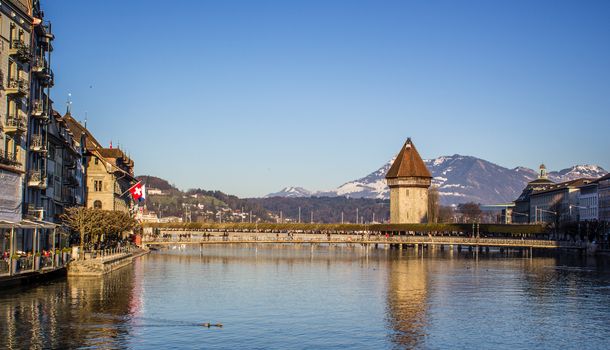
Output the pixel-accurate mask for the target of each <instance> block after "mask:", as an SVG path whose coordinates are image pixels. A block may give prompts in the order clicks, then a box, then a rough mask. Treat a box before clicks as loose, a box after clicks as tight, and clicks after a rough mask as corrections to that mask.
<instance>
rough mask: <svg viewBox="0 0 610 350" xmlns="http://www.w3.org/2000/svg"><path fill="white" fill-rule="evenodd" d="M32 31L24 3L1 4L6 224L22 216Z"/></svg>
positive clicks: (1, 174)
mask: <svg viewBox="0 0 610 350" xmlns="http://www.w3.org/2000/svg"><path fill="white" fill-rule="evenodd" d="M31 31H32V17H31V15H30V13H29V7H28V6H27V2H26V1H2V2H0V85H1V89H2V92H3V93H2V94H1V95H0V96H1V97H0V221H5V222H9V223H18V222H20V221H21V219H22V213H23V186H24V181H25V178H26V150H27V142H26V135H27V131H28V130H27V126H28V125H27V121H28V118H27V106H28V104H27V100H28V95H29V86H28V78H29V75H30V59H31V56H30V46H29V43H30V39H31V38H30V36H31Z"/></svg>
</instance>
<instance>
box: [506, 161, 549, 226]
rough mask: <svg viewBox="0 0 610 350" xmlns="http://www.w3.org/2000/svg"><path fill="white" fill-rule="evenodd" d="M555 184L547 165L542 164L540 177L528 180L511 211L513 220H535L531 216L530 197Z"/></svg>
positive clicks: (517, 221)
mask: <svg viewBox="0 0 610 350" xmlns="http://www.w3.org/2000/svg"><path fill="white" fill-rule="evenodd" d="M554 184H555V183H554V182H553V181H551V180H549V178H548V176H547V171H546V166H545V165H544V164H540V167H539V172H538V178H536V179H534V180H532V181H530V182H528V183H527V185H526V186H525V188H524V189H523V192H521V195H520V196H519V198H517V199H516V200H515V206H514V207H513V210H512V212H511V215H512V222H513V223H515V224H527V223H530V222H534V221H535V217H532V216H530V197H531V196H532V194H533V193H534V192H537V191H538V192H539V191H543V190H545V189H547V188H549V187H550V186H552V185H554Z"/></svg>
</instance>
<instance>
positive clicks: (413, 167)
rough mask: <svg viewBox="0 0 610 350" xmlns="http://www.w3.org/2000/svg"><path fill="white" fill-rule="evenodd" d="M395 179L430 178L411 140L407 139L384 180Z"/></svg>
mask: <svg viewBox="0 0 610 350" xmlns="http://www.w3.org/2000/svg"><path fill="white" fill-rule="evenodd" d="M397 177H427V178H431V177H432V175H430V171H429V170H428V168H427V167H426V164H425V163H424V161H423V160H422V159H421V156H420V155H419V152H417V149H416V148H415V145H414V144H413V142H412V141H411V138H408V139H407V142H405V145H404V146H402V149H401V150H400V153H398V156H397V157H396V159H395V160H394V163H393V164H392V166H391V167H390V170H388V173H387V175H386V176H385V178H386V179H394V178H397Z"/></svg>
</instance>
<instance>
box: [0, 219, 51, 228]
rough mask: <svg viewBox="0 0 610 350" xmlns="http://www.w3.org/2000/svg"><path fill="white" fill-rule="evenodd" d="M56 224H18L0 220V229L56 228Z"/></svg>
mask: <svg viewBox="0 0 610 350" xmlns="http://www.w3.org/2000/svg"><path fill="white" fill-rule="evenodd" d="M57 226H59V225H57V224H55V223H52V222H48V221H42V220H21V221H19V222H13V221H5V220H0V228H56V227H57Z"/></svg>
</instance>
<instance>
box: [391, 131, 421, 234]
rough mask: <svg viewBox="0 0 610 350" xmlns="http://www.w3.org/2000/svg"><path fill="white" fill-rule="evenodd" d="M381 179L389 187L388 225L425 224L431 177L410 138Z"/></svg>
mask: <svg viewBox="0 0 610 350" xmlns="http://www.w3.org/2000/svg"><path fill="white" fill-rule="evenodd" d="M385 178H386V180H387V182H388V186H389V187H390V223H392V224H419V223H425V222H427V219H428V188H429V187H430V183H431V181H432V175H430V171H428V168H427V167H426V164H425V163H424V161H423V160H422V159H421V157H420V155H419V153H418V152H417V149H415V145H413V142H412V141H411V138H409V139H407V142H405V145H404V146H403V147H402V149H401V150H400V153H398V156H397V157H396V159H395V160H394V163H393V164H392V166H391V167H390V170H388V173H387V175H386V176H385Z"/></svg>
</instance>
